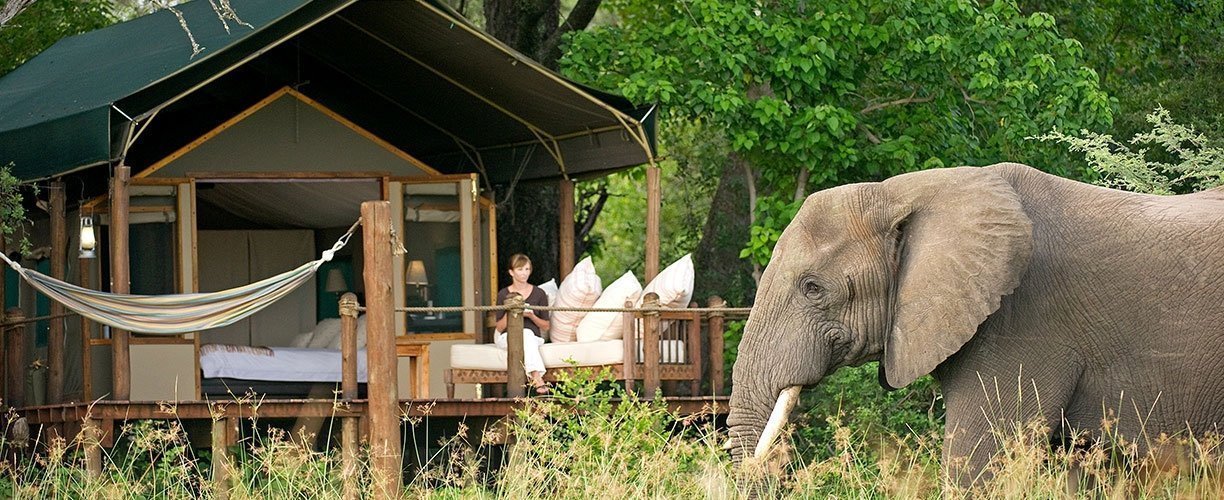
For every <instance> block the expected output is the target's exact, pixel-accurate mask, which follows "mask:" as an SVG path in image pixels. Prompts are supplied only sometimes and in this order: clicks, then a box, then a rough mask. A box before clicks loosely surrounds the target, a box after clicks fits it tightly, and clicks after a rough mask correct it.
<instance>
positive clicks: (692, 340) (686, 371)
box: [445, 298, 723, 398]
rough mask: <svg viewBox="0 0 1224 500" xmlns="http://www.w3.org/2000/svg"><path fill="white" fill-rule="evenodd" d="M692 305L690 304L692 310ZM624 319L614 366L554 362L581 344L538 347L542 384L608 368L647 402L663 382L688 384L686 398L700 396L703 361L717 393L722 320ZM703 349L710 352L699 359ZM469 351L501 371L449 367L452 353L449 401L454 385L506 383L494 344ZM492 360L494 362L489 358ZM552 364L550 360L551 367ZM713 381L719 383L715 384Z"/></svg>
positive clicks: (677, 312)
mask: <svg viewBox="0 0 1224 500" xmlns="http://www.w3.org/2000/svg"><path fill="white" fill-rule="evenodd" d="M648 300H649V298H648ZM647 303H649V302H647ZM719 303H721V301H719ZM695 305H696V304H695V303H694V304H693V306H695ZM626 307H632V305H629V304H627V305H626ZM622 314H624V315H625V321H624V325H625V331H624V333H623V335H622V341H621V349H622V352H621V356H620V357H619V359H618V361H617V362H615V363H604V364H590V363H588V362H584V361H583V360H581V359H576V360H575V361H577V365H578V366H574V365H566V364H563V363H560V362H557V361H556V358H558V357H560V356H563V355H564V354H563V353H564V352H565V349H569V348H579V349H580V348H581V344H584V343H581V342H577V343H546V344H544V346H543V347H542V354H543V355H544V358H545V365H546V366H547V368H548V369H547V372H546V373H545V375H544V380H546V381H549V382H556V381H558V380H559V378H561V377H560V376H561V375H562V374H567V375H572V374H574V373H575V372H577V371H579V370H592V371H598V370H602V369H604V368H607V369H608V371H609V373H610V375H611V377H612V378H613V379H615V380H617V381H622V382H624V384H625V388H626V389H628V390H634V389H635V388H636V383H637V381H639V380H640V381H641V382H642V386H643V389H644V393H645V394H646V395H648V396H649V395H654V394H655V392H656V391H657V390H658V389H659V388H660V386H661V383H662V382H671V383H678V382H688V385H689V391H690V394H693V395H696V394H699V391H700V390H701V382H702V380H703V361H704V360H705V359H708V360H709V366H710V373H711V377H710V378H711V382H712V384H711V390H713V391H721V389H722V359H723V358H722V356H723V355H722V335H723V331H722V317H721V314H717V313H716V314H709V315H707V314H703V313H701V312H698V311H688V310H684V309H674V310H668V309H663V310H661V311H658V312H657V313H654V312H649V311H637V312H625V313H622ZM707 317H709V319H711V320H712V321H708V324H709V326H708V327H707V328H705V329H704V330H705V332H706V335H707V337H708V341H706V342H703V338H702V337H703V334H702V332H703V319H707ZM715 318H716V319H715ZM715 337H717V339H715ZM703 346H705V347H706V348H707V349H709V351H710V352H708V353H703ZM454 348H461V349H462V347H460V346H454V347H452V349H454ZM715 349H717V350H715ZM468 350H469V351H475V350H481V351H484V353H486V354H487V355H488V356H489V357H490V359H488V360H486V361H484V362H483V363H480V364H484V365H495V366H498V367H499V368H498V369H492V368H491V366H490V367H488V368H484V367H482V368H465V367H453V366H454V365H455V364H456V363H455V359H456V358H455V356H454V353H453V352H452V357H451V360H452V368H450V369H448V370H446V372H445V382H446V396H447V397H448V398H453V397H454V391H455V384H507V383H509V376H508V372H507V369H506V368H500V366H505V364H509V357H508V353H507V351H506V350H502V349H499V348H497V347H495V346H493V345H492V344H481V345H479V347H476V348H475V349H468ZM550 350H551V352H550ZM494 356H496V358H493V357H494ZM550 358H552V360H553V362H551V363H550ZM562 359H564V358H562ZM503 360H504V361H503ZM519 363H520V364H518V366H519V368H518V369H519V370H522V368H521V366H522V365H521V361H520V362H519ZM459 364H468V363H459ZM715 378H716V379H717V380H714V379H715Z"/></svg>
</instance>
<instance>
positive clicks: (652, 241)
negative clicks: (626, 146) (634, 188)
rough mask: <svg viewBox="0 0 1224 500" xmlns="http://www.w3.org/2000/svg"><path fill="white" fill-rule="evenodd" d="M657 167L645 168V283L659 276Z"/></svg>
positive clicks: (658, 190)
mask: <svg viewBox="0 0 1224 500" xmlns="http://www.w3.org/2000/svg"><path fill="white" fill-rule="evenodd" d="M659 183H660V180H659V167H657V166H654V165H651V166H649V167H646V283H650V281H651V280H653V279H654V277H655V276H658V274H659V209H660V205H661V204H662V193H660V189H661V188H660V187H659Z"/></svg>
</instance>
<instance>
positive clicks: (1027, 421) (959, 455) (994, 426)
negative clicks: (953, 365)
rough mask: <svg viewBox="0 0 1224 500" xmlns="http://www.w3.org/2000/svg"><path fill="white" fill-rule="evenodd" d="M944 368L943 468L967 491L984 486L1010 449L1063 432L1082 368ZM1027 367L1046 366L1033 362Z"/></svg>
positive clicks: (1042, 443) (1038, 442)
mask: <svg viewBox="0 0 1224 500" xmlns="http://www.w3.org/2000/svg"><path fill="white" fill-rule="evenodd" d="M1016 366H1017V368H1016V370H1014V371H1009V370H998V369H997V367H995V368H996V369H995V370H993V371H992V372H984V371H980V370H973V369H953V370H943V371H942V373H941V376H940V382H941V384H942V386H943V393H944V401H945V404H946V405H947V411H948V413H947V427H946V430H945V434H944V449H943V463H944V472H945V473H946V475H947V478H948V479H949V480H950V481H951V484H952V485H955V486H957V487H960V488H962V489H969V488H972V487H975V486H982V485H984V484H986V483H988V482H989V480H990V479H991V478H992V477H993V475H994V474H993V471H992V469H991V466H992V461H994V460H995V459H996V458H997V457H998V456H999V452H1000V451H1002V450H1004V449H1005V447H1013V446H1024V447H1031V446H1040V447H1042V448H1045V447H1048V446H1049V443H1050V438H1051V437H1052V436H1054V435H1055V434H1056V433H1058V432H1060V430H1061V426H1062V414H1063V409H1064V408H1065V407H1066V406H1067V403H1068V402H1069V401H1070V400H1071V396H1072V394H1073V393H1074V390H1075V385H1076V382H1077V381H1078V379H1079V370H1078V368H1076V367H1075V366H1074V364H1071V363H1068V364H1066V365H1064V368H1061V369H1051V368H1048V367H1044V366H1043V368H1044V371H1043V372H1040V373H1033V374H1032V376H1030V374H1029V373H1028V372H1027V370H1024V369H1021V368H1020V366H1021V365H1018V364H1017V365H1016ZM1025 366H1042V365H1039V364H1036V363H1034V364H1033V365H1025Z"/></svg>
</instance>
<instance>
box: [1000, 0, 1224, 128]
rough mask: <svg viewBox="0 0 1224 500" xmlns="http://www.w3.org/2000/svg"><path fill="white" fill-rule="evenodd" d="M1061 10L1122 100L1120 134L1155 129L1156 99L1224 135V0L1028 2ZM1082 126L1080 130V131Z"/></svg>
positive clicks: (1065, 29) (1070, 32)
mask: <svg viewBox="0 0 1224 500" xmlns="http://www.w3.org/2000/svg"><path fill="white" fill-rule="evenodd" d="M1019 4H1020V5H1021V8H1022V9H1023V10H1024V11H1025V12H1032V11H1046V12H1050V13H1051V14H1053V15H1054V16H1055V18H1056V19H1057V21H1058V27H1059V30H1060V31H1061V32H1062V33H1063V35H1065V36H1067V37H1069V38H1074V39H1076V40H1079V41H1080V42H1082V43H1083V45H1084V57H1085V59H1086V60H1087V62H1088V65H1089V66H1090V67H1092V68H1095V69H1096V70H1097V71H1098V72H1099V74H1100V76H1101V82H1102V83H1101V85H1102V88H1104V89H1105V90H1106V92H1108V93H1109V95H1111V96H1114V97H1116V98H1117V99H1118V109H1117V112H1116V114H1115V118H1116V120H1115V126H1114V127H1113V129H1112V132H1113V134H1114V135H1115V136H1120V137H1129V136H1131V135H1134V134H1136V133H1138V132H1139V131H1140V130H1142V129H1145V128H1146V127H1147V121H1146V119H1145V117H1146V115H1147V114H1148V112H1149V110H1151V105H1152V103H1153V102H1158V103H1160V104H1161V105H1163V106H1164V107H1165V108H1166V109H1168V110H1170V111H1171V112H1173V114H1174V115H1176V116H1178V117H1179V120H1181V121H1182V122H1183V123H1186V124H1187V125H1191V126H1193V127H1194V128H1195V129H1197V130H1199V131H1201V132H1202V133H1204V135H1206V136H1207V137H1208V138H1209V139H1210V140H1213V141H1219V140H1221V139H1224V97H1222V96H1224V65H1221V64H1220V61H1221V60H1224V45H1221V44H1220V43H1219V41H1220V40H1221V39H1222V38H1224V1H1221V0H1192V1H1181V0H1177V1H1167V0H1166V1H1156V2H1153V1H1149V0H1085V1H1076V2H1054V1H1048V0H1036V1H1030V0H1022V1H1020V2H1019ZM1072 130H1074V129H1072Z"/></svg>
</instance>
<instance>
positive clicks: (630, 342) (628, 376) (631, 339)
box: [621, 300, 641, 391]
mask: <svg viewBox="0 0 1224 500" xmlns="http://www.w3.org/2000/svg"><path fill="white" fill-rule="evenodd" d="M633 302H634V301H632V300H626V301H625V309H633V307H634V303H633ZM621 314H623V315H624V320H625V327H624V333H623V334H622V335H621V338H622V339H624V342H622V343H621V345H622V347H623V348H624V360H625V367H624V374H623V375H624V377H625V390H626V391H632V390H634V389H635V387H634V379H636V378H637V375H636V374H637V364H638V361H639V360H638V342H640V341H641V337H640V336H639V335H638V330H637V315H635V314H634V313H633V312H631V311H625V312H623V313H621Z"/></svg>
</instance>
